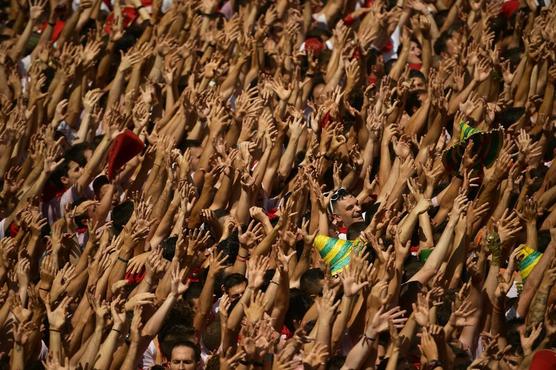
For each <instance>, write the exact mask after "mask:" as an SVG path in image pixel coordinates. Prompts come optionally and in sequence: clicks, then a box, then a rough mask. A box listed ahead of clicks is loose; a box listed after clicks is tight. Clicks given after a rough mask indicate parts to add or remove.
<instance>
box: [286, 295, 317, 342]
mask: <svg viewBox="0 0 556 370" xmlns="http://www.w3.org/2000/svg"><path fill="white" fill-rule="evenodd" d="M311 305H312V302H311V299H310V298H309V297H308V296H307V295H306V294H304V293H303V292H302V291H301V290H299V289H296V288H293V289H290V304H289V306H288V311H286V315H285V317H284V325H285V326H286V327H287V328H288V329H289V330H290V331H291V332H292V333H293V332H295V330H296V329H297V328H296V327H295V323H296V322H297V323H301V320H303V316H305V314H306V313H307V310H309V308H310V307H311Z"/></svg>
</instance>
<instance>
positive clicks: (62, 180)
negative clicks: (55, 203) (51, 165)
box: [50, 144, 93, 189]
mask: <svg viewBox="0 0 556 370" xmlns="http://www.w3.org/2000/svg"><path fill="white" fill-rule="evenodd" d="M92 153H93V151H92V148H91V147H90V146H89V145H83V144H78V145H74V146H73V147H71V148H70V149H68V150H67V151H66V152H65V153H64V160H63V162H62V163H61V164H60V165H59V166H58V167H57V168H56V170H55V171H54V172H53V173H52V175H51V177H50V178H51V179H52V180H53V181H54V183H55V184H56V185H57V186H60V187H63V188H66V189H67V188H69V187H71V186H72V185H75V184H76V183H77V181H78V180H79V178H80V177H81V174H82V173H83V169H84V168H85V165H86V164H87V161H89V160H90V158H91V156H92Z"/></svg>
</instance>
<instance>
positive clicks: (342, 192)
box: [328, 188, 349, 213]
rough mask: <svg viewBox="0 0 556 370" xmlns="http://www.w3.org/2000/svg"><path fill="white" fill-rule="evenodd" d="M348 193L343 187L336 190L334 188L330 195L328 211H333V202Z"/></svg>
mask: <svg viewBox="0 0 556 370" xmlns="http://www.w3.org/2000/svg"><path fill="white" fill-rule="evenodd" d="M348 195H349V193H348V191H347V190H346V189H344V188H339V189H337V190H334V192H333V193H332V195H331V196H330V204H329V205H328V207H329V208H330V213H334V203H336V202H337V201H339V200H340V199H342V198H343V197H346V196H348Z"/></svg>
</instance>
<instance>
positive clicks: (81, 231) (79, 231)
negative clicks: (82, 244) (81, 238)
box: [75, 226, 87, 234]
mask: <svg viewBox="0 0 556 370" xmlns="http://www.w3.org/2000/svg"><path fill="white" fill-rule="evenodd" d="M75 232H76V233H78V234H85V233H86V232H87V226H82V227H78V228H77V229H75Z"/></svg>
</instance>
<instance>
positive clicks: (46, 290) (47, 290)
mask: <svg viewBox="0 0 556 370" xmlns="http://www.w3.org/2000/svg"><path fill="white" fill-rule="evenodd" d="M39 290H44V291H45V292H49V291H50V289H46V288H39Z"/></svg>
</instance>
